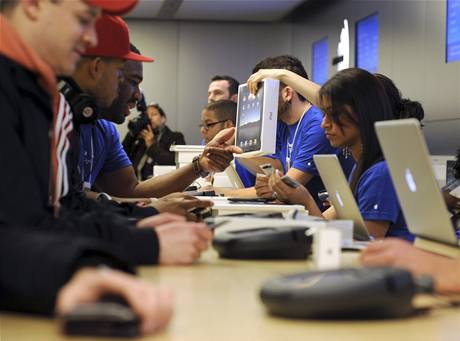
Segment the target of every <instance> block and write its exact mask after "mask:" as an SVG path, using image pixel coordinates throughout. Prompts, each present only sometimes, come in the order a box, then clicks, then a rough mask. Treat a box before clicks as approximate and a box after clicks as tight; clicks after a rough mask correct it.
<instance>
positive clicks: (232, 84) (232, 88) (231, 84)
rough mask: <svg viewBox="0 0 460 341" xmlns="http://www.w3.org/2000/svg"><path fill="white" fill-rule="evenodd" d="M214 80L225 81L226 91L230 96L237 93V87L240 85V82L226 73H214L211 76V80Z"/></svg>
mask: <svg viewBox="0 0 460 341" xmlns="http://www.w3.org/2000/svg"><path fill="white" fill-rule="evenodd" d="M214 81H227V82H228V93H229V95H230V96H233V95H235V94H237V93H238V87H239V86H240V83H239V82H238V81H237V80H236V79H235V78H233V77H230V76H227V75H216V76H214V77H212V78H211V82H214Z"/></svg>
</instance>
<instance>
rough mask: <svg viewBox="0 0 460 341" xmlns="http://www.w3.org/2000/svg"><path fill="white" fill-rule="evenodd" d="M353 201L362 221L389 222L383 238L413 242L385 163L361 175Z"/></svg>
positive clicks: (372, 167)
mask: <svg viewBox="0 0 460 341" xmlns="http://www.w3.org/2000/svg"><path fill="white" fill-rule="evenodd" d="M350 179H351V176H350ZM355 199H356V202H357V204H358V207H359V210H360V211H361V215H362V216H363V219H364V220H371V221H372V220H380V221H389V222H390V227H389V228H388V231H387V233H386V235H385V237H398V238H402V239H406V240H409V241H413V240H414V236H413V235H412V234H411V233H410V232H409V230H408V229H407V224H406V221H405V220H404V216H403V213H402V211H401V206H400V205H399V200H398V197H397V195H396V191H395V188H394V186H393V181H392V180H391V176H390V173H389V171H388V166H387V163H386V161H379V162H377V163H375V164H373V165H372V166H371V167H370V168H369V169H367V170H366V171H365V172H364V173H363V174H362V175H361V177H360V178H359V180H358V184H357V186H356V190H355Z"/></svg>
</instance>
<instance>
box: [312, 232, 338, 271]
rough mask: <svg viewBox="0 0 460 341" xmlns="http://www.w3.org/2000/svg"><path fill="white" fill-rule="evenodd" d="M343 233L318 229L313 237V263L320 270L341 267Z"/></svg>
mask: <svg viewBox="0 0 460 341" xmlns="http://www.w3.org/2000/svg"><path fill="white" fill-rule="evenodd" d="M341 240H342V236H341V232H340V230H338V229H335V228H322V229H317V230H316V232H315V234H314V236H313V261H314V262H315V266H316V268H317V269H318V270H327V269H337V268H339V267H340V255H341Z"/></svg>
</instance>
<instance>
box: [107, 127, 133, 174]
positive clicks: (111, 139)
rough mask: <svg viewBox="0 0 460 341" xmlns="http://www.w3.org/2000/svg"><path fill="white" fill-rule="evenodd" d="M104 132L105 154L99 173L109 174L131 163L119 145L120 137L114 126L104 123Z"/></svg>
mask: <svg viewBox="0 0 460 341" xmlns="http://www.w3.org/2000/svg"><path fill="white" fill-rule="evenodd" d="M104 130H105V136H104V138H105V141H106V151H107V154H106V158H105V162H104V165H103V167H102V169H101V171H100V173H101V174H104V173H110V172H114V171H117V170H120V169H122V168H125V167H128V166H131V165H132V163H131V161H130V160H129V158H128V155H126V152H125V150H124V149H123V146H122V145H121V142H120V135H119V134H118V131H117V129H116V128H115V125H114V124H113V123H112V122H108V121H105V124H104Z"/></svg>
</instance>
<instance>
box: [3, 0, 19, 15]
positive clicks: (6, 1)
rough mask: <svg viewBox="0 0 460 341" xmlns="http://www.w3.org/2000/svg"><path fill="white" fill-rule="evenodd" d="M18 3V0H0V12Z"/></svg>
mask: <svg viewBox="0 0 460 341" xmlns="http://www.w3.org/2000/svg"><path fill="white" fill-rule="evenodd" d="M17 4H18V0H0V12H1V13H5V12H7V11H9V10H11V9H12V8H14V7H15V6H16V5H17Z"/></svg>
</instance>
